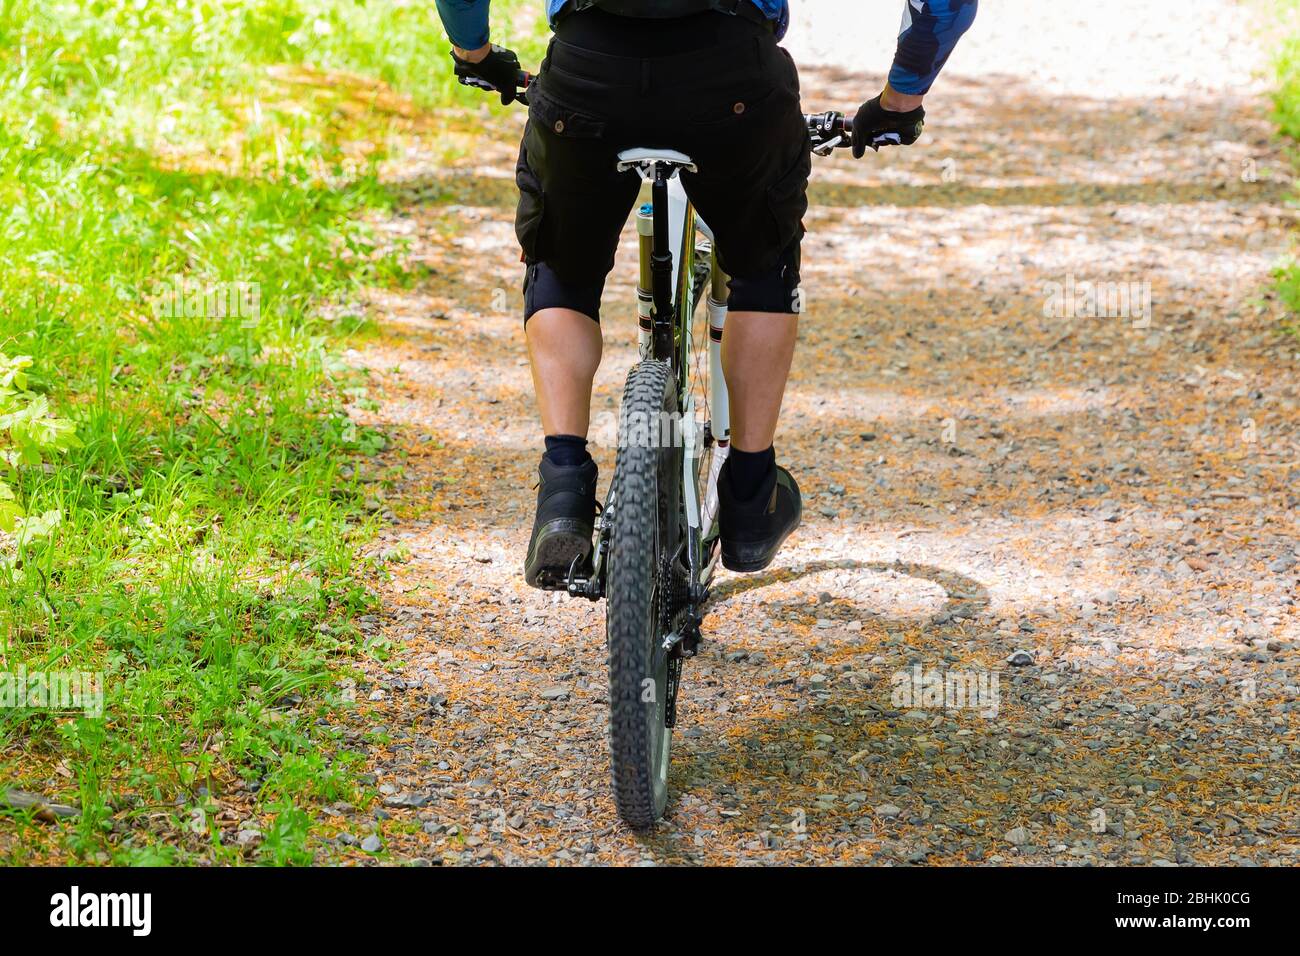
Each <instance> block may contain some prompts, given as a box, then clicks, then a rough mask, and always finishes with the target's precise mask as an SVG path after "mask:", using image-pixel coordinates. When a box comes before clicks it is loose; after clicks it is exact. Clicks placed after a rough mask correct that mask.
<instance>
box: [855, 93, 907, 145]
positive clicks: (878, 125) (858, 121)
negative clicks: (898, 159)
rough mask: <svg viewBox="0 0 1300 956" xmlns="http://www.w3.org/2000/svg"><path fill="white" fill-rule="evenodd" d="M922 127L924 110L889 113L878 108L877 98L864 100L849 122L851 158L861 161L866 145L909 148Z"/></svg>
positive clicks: (878, 98)
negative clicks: (856, 113) (851, 140)
mask: <svg viewBox="0 0 1300 956" xmlns="http://www.w3.org/2000/svg"><path fill="white" fill-rule="evenodd" d="M924 126H925V108H924V107H921V106H918V107H917V108H916V109H914V110H909V111H908V112H906V113H892V112H890V111H889V110H887V109H885V108H884V107H883V106H881V105H880V97H879V96H877V97H876V98H875V99H874V100H867V102H865V103H863V104H862V107H861V108H860V109H859V110H858V115H857V116H856V117H855V118H854V120H853V158H854V159H861V158H862V157H863V155H864V154H865V153H866V151H867V147H868V146H870V147H871V148H872V149H874V150H879V149H880V147H882V146H911V145H912V144H913V143H915V142H916V141H917V140H918V139H919V138H920V136H921V129H922V128H923V127H924Z"/></svg>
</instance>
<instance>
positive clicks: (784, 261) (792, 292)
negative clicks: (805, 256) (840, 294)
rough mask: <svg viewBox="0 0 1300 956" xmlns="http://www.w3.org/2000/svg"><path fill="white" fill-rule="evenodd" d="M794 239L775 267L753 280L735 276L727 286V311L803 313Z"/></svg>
mask: <svg viewBox="0 0 1300 956" xmlns="http://www.w3.org/2000/svg"><path fill="white" fill-rule="evenodd" d="M801 238H802V237H800V236H796V237H795V238H794V240H793V241H792V242H791V243H790V245H788V246H787V247H786V248H785V249H784V250H783V251H782V253H781V255H780V257H779V258H778V259H777V262H776V265H774V266H773V267H772V268H771V269H768V270H767V271H765V272H761V273H758V274H756V275H752V276H735V277H732V279H731V280H730V281H729V282H728V283H727V288H728V289H729V290H730V294H729V295H728V296H727V309H728V310H729V311H731V312H775V313H778V314H786V315H797V314H798V313H800V312H802V311H803V296H802V295H801V293H800V290H799V261H800V254H799V248H800V240H801Z"/></svg>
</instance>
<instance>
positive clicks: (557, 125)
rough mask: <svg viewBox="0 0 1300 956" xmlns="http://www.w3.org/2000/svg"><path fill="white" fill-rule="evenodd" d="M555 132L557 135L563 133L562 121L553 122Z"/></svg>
mask: <svg viewBox="0 0 1300 956" xmlns="http://www.w3.org/2000/svg"><path fill="white" fill-rule="evenodd" d="M555 131H556V132H557V133H563V132H564V120H556V121H555Z"/></svg>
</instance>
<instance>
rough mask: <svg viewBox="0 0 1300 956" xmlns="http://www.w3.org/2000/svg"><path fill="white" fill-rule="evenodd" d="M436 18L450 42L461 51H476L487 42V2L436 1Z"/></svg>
mask: <svg viewBox="0 0 1300 956" xmlns="http://www.w3.org/2000/svg"><path fill="white" fill-rule="evenodd" d="M437 3H438V16H440V17H442V26H443V29H445V30H446V31H447V36H448V37H450V38H451V42H452V43H454V44H455V45H456V46H458V47H460V48H461V49H462V50H477V49H478V48H479V47H482V46H486V45H487V42H488V3H489V0H437Z"/></svg>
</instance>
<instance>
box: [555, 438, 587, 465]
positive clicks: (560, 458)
mask: <svg viewBox="0 0 1300 956" xmlns="http://www.w3.org/2000/svg"><path fill="white" fill-rule="evenodd" d="M546 459H547V461H549V462H550V463H551V464H552V465H559V466H560V467H561V468H572V467H574V466H575V465H585V464H586V463H587V462H589V461H591V452H589V451H587V439H585V438H579V437H578V436H577V435H547V436H546Z"/></svg>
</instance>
